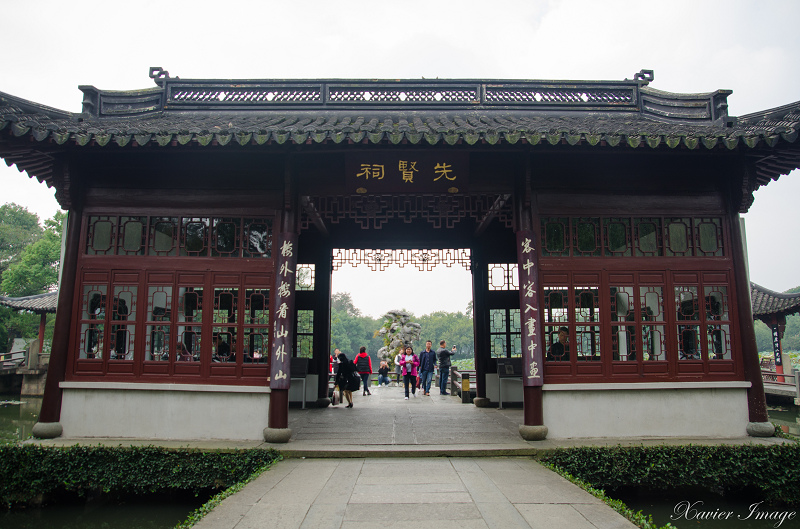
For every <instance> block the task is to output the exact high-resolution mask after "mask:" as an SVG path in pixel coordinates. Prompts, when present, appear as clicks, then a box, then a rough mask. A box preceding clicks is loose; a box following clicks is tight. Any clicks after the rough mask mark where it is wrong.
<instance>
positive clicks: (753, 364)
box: [728, 210, 775, 437]
mask: <svg viewBox="0 0 800 529" xmlns="http://www.w3.org/2000/svg"><path fill="white" fill-rule="evenodd" d="M728 218H729V221H730V226H731V232H732V237H731V247H732V252H731V253H732V254H733V268H734V280H735V281H736V298H737V305H738V308H739V336H740V339H741V344H742V349H741V350H742V363H743V366H744V378H745V380H747V381H748V382H750V383H751V387H750V389H748V390H747V409H748V412H749V415H750V423H749V424H748V426H747V432H748V434H750V435H752V436H758V437H769V436H772V435H774V433H775V428H774V426H772V423H770V422H769V416H768V415H767V401H766V398H765V397H764V381H763V380H762V379H761V366H760V365H759V361H758V346H757V345H756V333H755V329H754V327H753V307H752V301H751V300H750V281H749V279H748V277H747V267H746V265H745V254H744V251H745V250H744V237H743V235H742V227H741V223H740V218H739V214H738V213H737V212H736V211H735V210H731V212H730V214H729V216H728Z"/></svg>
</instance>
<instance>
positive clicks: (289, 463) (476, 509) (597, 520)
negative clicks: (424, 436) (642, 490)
mask: <svg viewBox="0 0 800 529" xmlns="http://www.w3.org/2000/svg"><path fill="white" fill-rule="evenodd" d="M381 469H383V471H384V472H389V473H390V475H391V476H394V477H400V476H398V475H397V474H396V473H397V472H404V471H405V472H406V473H405V474H402V476H404V477H405V476H411V477H413V478H414V482H413V483H405V482H404V481H405V480H402V479H393V480H388V481H386V482H382V483H381V482H379V483H376V482H375V481H374V478H375V477H376V474H375V471H376V470H381ZM409 469H411V470H413V471H414V472H408V470H409ZM508 472H513V473H514V474H515V480H514V483H513V484H506V483H504V478H503V476H504V474H505V473H508ZM525 476H527V478H525ZM421 521H424V522H425V523H426V524H434V525H435V526H436V527H453V528H456V527H458V528H464V527H467V528H469V527H474V528H498V529H500V528H502V529H506V528H509V527H520V528H530V527H547V528H556V529H558V528H560V527H564V528H566V527H569V528H577V529H583V528H587V529H601V528H602V529H611V528H614V529H617V528H618V529H633V528H634V527H635V526H634V525H633V524H631V523H630V522H628V521H627V520H625V519H624V518H623V517H622V516H620V515H619V514H617V513H616V512H614V511H613V510H612V509H611V508H610V507H608V506H606V505H605V504H603V503H602V502H600V501H599V500H597V499H596V498H594V497H593V496H591V495H590V494H588V493H587V492H585V491H583V490H581V489H580V488H578V487H577V486H575V485H573V484H572V483H570V482H568V481H567V480H565V479H563V478H561V477H560V476H558V475H557V474H554V473H552V472H550V471H548V470H547V469H545V468H544V467H542V466H541V465H539V464H538V463H536V462H534V461H531V460H530V459H529V458H519V457H508V458H492V459H471V458H449V457H442V458H436V459H410V460H405V461H403V462H401V463H398V462H397V460H393V459H385V458H384V459H347V458H340V459H320V458H309V459H292V460H284V461H279V462H278V463H276V464H275V465H273V466H272V468H271V469H270V470H268V471H266V472H265V473H264V474H262V475H261V476H260V477H259V478H258V479H255V480H253V481H252V482H251V483H249V484H248V485H247V486H246V487H245V488H244V489H242V490H241V491H240V492H238V493H237V494H234V495H233V496H231V497H229V498H227V499H225V500H224V501H223V502H222V503H221V504H220V505H219V506H217V508H215V509H214V510H213V511H212V512H211V513H210V514H209V515H208V516H206V517H205V518H204V519H203V520H201V521H200V522H199V523H198V524H197V525H196V526H195V527H197V528H198V529H249V528H262V527H281V528H284V529H289V528H295V527H297V528H306V527H308V528H312V527H313V528H317V527H324V528H336V529H343V528H366V527H370V528H373V527H401V526H402V527H407V526H408V524H413V523H420V522H421Z"/></svg>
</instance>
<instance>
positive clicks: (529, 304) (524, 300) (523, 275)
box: [517, 230, 544, 386]
mask: <svg viewBox="0 0 800 529" xmlns="http://www.w3.org/2000/svg"><path fill="white" fill-rule="evenodd" d="M517 259H518V261H519V285H520V289H519V302H520V318H521V320H522V321H521V323H522V358H523V374H522V382H523V384H524V385H526V386H541V385H542V383H543V381H544V373H543V371H542V347H543V341H542V333H541V332H540V328H541V326H540V316H539V294H538V285H537V281H538V274H539V272H538V268H539V267H538V259H539V258H538V253H537V251H536V246H535V244H534V237H533V233H532V232H531V231H530V230H520V231H518V232H517Z"/></svg>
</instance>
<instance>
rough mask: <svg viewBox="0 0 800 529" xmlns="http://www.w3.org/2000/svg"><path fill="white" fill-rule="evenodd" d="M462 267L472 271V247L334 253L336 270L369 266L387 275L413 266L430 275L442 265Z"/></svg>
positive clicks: (340, 251) (363, 250) (351, 250)
mask: <svg viewBox="0 0 800 529" xmlns="http://www.w3.org/2000/svg"><path fill="white" fill-rule="evenodd" d="M455 264H458V265H461V266H463V267H464V269H465V270H471V269H472V260H471V252H470V250H469V248H436V249H400V250H365V249H354V248H335V249H334V250H333V270H338V269H339V268H341V267H342V266H344V265H350V266H358V265H366V266H368V267H369V269H370V270H372V271H373V272H383V271H384V270H386V269H387V268H389V267H390V266H397V267H400V268H403V267H405V266H406V265H410V266H413V267H415V268H416V269H417V270H419V271H420V272H429V271H431V270H433V269H434V268H436V267H437V266H439V265H443V266H446V267H448V268H450V267H452V266H453V265H455Z"/></svg>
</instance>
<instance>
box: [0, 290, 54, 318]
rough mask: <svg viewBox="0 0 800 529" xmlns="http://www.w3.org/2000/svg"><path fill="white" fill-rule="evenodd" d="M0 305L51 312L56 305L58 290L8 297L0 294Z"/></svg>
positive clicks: (38, 311) (42, 312)
mask: <svg viewBox="0 0 800 529" xmlns="http://www.w3.org/2000/svg"><path fill="white" fill-rule="evenodd" d="M0 305H2V306H4V307H8V308H11V309H14V310H27V311H30V312H35V313H36V314H53V313H55V312H56V307H57V305H58V291H55V292H46V293H44V294H37V295H35V296H24V297H21V298H9V297H5V296H0Z"/></svg>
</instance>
